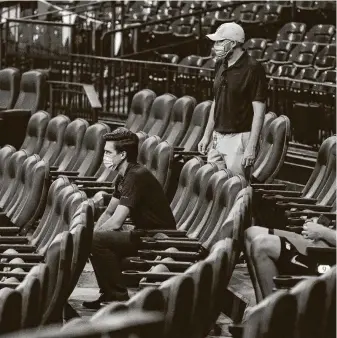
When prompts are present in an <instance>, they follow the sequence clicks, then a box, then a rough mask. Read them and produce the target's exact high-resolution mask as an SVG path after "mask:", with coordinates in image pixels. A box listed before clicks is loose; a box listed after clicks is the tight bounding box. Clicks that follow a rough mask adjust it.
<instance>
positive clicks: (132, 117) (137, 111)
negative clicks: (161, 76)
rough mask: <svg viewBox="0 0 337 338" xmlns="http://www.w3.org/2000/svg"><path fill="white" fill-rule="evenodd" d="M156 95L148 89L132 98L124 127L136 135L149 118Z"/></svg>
mask: <svg viewBox="0 0 337 338" xmlns="http://www.w3.org/2000/svg"><path fill="white" fill-rule="evenodd" d="M155 98H156V94H155V93H154V92H153V91H152V90H150V89H143V90H141V91H139V92H138V93H136V94H135V95H134V97H133V98H132V102H131V108H130V112H129V116H128V119H127V121H126V124H125V127H126V128H128V129H129V130H131V131H132V132H133V133H136V132H138V131H140V130H142V129H143V128H144V126H145V123H146V121H147V119H148V117H149V113H150V110H151V106H152V104H153V101H154V99H155Z"/></svg>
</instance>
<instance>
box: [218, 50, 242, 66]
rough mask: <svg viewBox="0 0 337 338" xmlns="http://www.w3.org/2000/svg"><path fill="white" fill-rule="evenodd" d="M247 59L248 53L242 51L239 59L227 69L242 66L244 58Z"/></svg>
mask: <svg viewBox="0 0 337 338" xmlns="http://www.w3.org/2000/svg"><path fill="white" fill-rule="evenodd" d="M247 57H248V53H247V51H246V50H244V51H243V53H242V54H241V55H240V57H239V58H238V59H237V60H236V62H235V63H234V64H233V65H231V66H229V67H228V68H227V69H231V68H240V67H241V66H242V64H243V63H244V62H245V60H246V58H247ZM224 62H225V60H222V65H223V66H224Z"/></svg>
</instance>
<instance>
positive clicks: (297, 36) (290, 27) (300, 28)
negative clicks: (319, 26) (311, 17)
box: [276, 22, 307, 42]
mask: <svg viewBox="0 0 337 338" xmlns="http://www.w3.org/2000/svg"><path fill="white" fill-rule="evenodd" d="M306 29H307V26H306V24H305V23H302V22H288V23H286V24H285V25H284V26H283V27H282V28H281V29H280V30H279V31H278V33H277V36H276V40H279V41H283V40H286V41H292V42H300V41H302V40H303V37H304V34H305V32H306Z"/></svg>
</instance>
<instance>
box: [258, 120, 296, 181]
mask: <svg viewBox="0 0 337 338" xmlns="http://www.w3.org/2000/svg"><path fill="white" fill-rule="evenodd" d="M263 136H264V137H263V139H262V142H261V146H260V151H259V153H258V155H257V158H256V161H255V163H254V167H253V173H252V180H253V181H256V182H260V183H262V182H267V183H268V182H272V181H273V180H274V178H275V177H276V175H277V174H278V172H279V171H280V169H281V167H282V165H283V162H284V159H285V155H286V152H287V149H288V143H289V139H290V121H289V118H288V117H287V116H284V115H281V116H279V117H278V118H276V119H275V120H273V121H271V123H270V125H269V128H268V127H267V130H266V131H265V134H264V135H263Z"/></svg>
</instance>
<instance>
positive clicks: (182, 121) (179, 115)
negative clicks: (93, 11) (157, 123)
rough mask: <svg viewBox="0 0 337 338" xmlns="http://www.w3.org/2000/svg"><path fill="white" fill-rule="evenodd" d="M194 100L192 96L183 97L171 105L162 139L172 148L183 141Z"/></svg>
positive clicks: (194, 103)
mask: <svg viewBox="0 0 337 338" xmlns="http://www.w3.org/2000/svg"><path fill="white" fill-rule="evenodd" d="M195 105H196V100H195V98H194V97H192V96H183V97H181V98H179V99H178V100H177V101H176V102H175V103H174V105H173V108H172V112H171V118H170V121H169V124H168V126H167V129H166V130H165V133H164V135H163V137H162V139H163V140H164V141H167V142H168V143H169V144H171V145H172V146H177V145H178V144H179V143H180V142H181V140H182V139H183V137H184V135H185V133H186V131H187V128H188V126H189V125H190V122H191V118H192V114H193V110H194V108H195Z"/></svg>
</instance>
